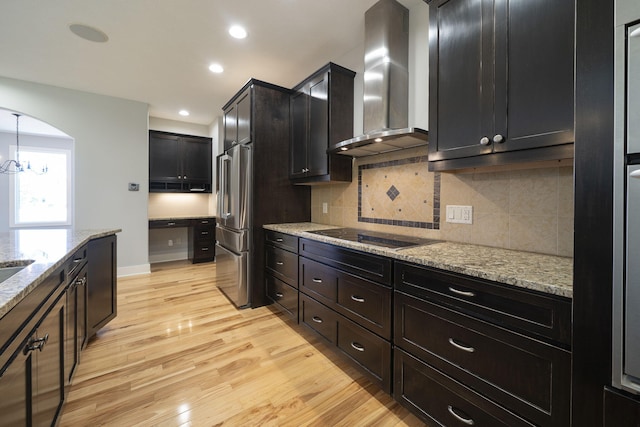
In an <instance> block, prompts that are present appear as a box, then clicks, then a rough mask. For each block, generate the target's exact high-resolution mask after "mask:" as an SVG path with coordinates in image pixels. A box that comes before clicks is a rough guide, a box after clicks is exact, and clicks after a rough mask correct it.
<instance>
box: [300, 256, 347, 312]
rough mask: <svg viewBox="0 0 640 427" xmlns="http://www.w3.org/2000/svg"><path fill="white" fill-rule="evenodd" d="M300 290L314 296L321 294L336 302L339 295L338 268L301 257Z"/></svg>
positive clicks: (329, 300)
mask: <svg viewBox="0 0 640 427" xmlns="http://www.w3.org/2000/svg"><path fill="white" fill-rule="evenodd" d="M299 263H300V290H301V291H303V292H306V293H307V294H310V295H312V296H314V295H319V296H322V297H324V298H326V299H327V300H328V301H325V302H328V303H330V302H335V301H336V298H337V295H338V275H337V272H336V270H334V269H333V268H331V267H327V266H326V265H324V264H320V263H319V262H315V261H311V260H310V259H306V258H303V257H300V260H299Z"/></svg>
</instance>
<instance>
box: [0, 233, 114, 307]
mask: <svg viewBox="0 0 640 427" xmlns="http://www.w3.org/2000/svg"><path fill="white" fill-rule="evenodd" d="M120 231H122V230H121V229H97V230H73V229H66V228H59V229H28V230H27V229H22V230H15V231H10V232H4V233H0V268H4V267H11V266H16V265H19V266H22V265H26V267H24V268H23V269H22V270H21V271H19V272H17V273H16V274H14V275H13V276H11V277H9V278H8V279H6V280H4V281H3V282H0V318H2V317H3V316H4V315H5V314H7V313H8V312H9V311H10V310H11V309H12V308H13V307H15V306H16V305H17V304H18V303H19V302H20V301H22V299H24V297H26V296H27V295H29V293H30V292H31V291H33V290H34V289H35V288H36V287H37V286H38V285H39V284H40V283H42V282H43V281H44V280H45V279H46V278H47V277H48V276H49V275H50V274H51V273H52V272H53V271H55V269H56V268H58V267H60V266H61V265H62V264H63V263H64V262H65V261H67V260H68V259H69V257H70V256H71V255H72V254H73V253H74V252H75V251H77V250H78V249H80V248H81V247H82V246H83V245H84V244H86V243H88V242H89V241H90V240H92V239H98V238H100V237H106V236H110V235H112V234H116V233H119V232H120Z"/></svg>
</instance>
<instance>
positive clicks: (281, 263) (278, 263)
mask: <svg viewBox="0 0 640 427" xmlns="http://www.w3.org/2000/svg"><path fill="white" fill-rule="evenodd" d="M276 265H284V262H282V261H276Z"/></svg>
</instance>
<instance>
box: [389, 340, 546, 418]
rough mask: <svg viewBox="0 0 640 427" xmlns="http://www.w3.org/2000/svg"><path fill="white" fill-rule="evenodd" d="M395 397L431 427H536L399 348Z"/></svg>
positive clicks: (395, 373) (396, 351) (396, 355)
mask: <svg viewBox="0 0 640 427" xmlns="http://www.w3.org/2000/svg"><path fill="white" fill-rule="evenodd" d="M393 394H394V398H395V399H396V400H398V401H399V402H401V403H402V404H403V405H404V406H406V407H407V408H409V409H410V410H411V411H412V412H414V413H416V415H418V416H419V417H421V418H422V419H423V420H425V421H426V422H428V423H429V424H431V423H434V422H435V423H437V424H438V425H443V426H469V425H473V426H478V427H517V426H528V427H532V426H534V425H535V424H531V423H529V422H527V421H525V420H523V419H522V418H520V417H518V416H516V415H514V414H513V413H511V412H509V411H507V410H506V409H504V408H502V407H500V406H499V405H496V404H495V403H493V402H492V401H490V400H488V399H486V398H485V397H483V396H482V395H481V394H478V393H476V392H474V391H473V390H471V389H469V388H468V387H465V386H464V385H463V384H461V383H460V382H458V381H456V380H454V379H453V378H451V377H449V376H447V375H445V374H443V373H442V372H440V371H438V370H437V369H434V368H433V367H431V366H429V365H428V364H426V363H424V362H423V361H421V360H420V359H418V358H415V357H413V356H411V355H410V354H408V353H406V352H404V351H402V350H401V349H399V348H398V347H396V348H395V350H394V386H393Z"/></svg>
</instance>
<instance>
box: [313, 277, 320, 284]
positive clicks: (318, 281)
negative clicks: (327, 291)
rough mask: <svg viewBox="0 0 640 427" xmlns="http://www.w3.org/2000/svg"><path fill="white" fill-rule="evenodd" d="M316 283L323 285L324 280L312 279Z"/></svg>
mask: <svg viewBox="0 0 640 427" xmlns="http://www.w3.org/2000/svg"><path fill="white" fill-rule="evenodd" d="M312 280H313V281H314V282H316V283H322V279H316V278H315V277H314V278H313V279H312Z"/></svg>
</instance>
